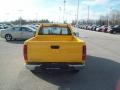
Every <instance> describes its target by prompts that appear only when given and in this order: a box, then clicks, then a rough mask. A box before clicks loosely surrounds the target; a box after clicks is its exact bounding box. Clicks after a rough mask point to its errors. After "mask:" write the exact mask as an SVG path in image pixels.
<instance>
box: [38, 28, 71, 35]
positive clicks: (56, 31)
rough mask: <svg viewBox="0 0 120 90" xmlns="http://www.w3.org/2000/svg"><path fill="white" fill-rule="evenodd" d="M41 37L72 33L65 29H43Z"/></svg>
mask: <svg viewBox="0 0 120 90" xmlns="http://www.w3.org/2000/svg"><path fill="white" fill-rule="evenodd" d="M39 35H71V32H70V30H69V29H68V28H65V27H43V28H42V29H41V30H39Z"/></svg>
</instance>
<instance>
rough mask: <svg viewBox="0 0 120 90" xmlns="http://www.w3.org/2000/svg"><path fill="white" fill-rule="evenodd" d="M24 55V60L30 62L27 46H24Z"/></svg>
mask: <svg viewBox="0 0 120 90" xmlns="http://www.w3.org/2000/svg"><path fill="white" fill-rule="evenodd" d="M23 54H24V59H25V60H28V57H27V45H24V47H23Z"/></svg>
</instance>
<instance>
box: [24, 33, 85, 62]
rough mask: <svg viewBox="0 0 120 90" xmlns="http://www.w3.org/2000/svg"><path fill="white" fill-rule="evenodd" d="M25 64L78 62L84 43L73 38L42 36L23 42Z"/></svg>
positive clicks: (80, 58)
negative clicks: (25, 57) (25, 56)
mask: <svg viewBox="0 0 120 90" xmlns="http://www.w3.org/2000/svg"><path fill="white" fill-rule="evenodd" d="M25 44H26V45H27V52H28V53H27V56H28V61H27V62H69V63H70V62H79V63H84V61H83V60H82V56H83V55H82V54H83V46H84V45H85V42H84V41H82V40H80V39H78V38H76V37H73V36H63V35H62V36H58V35H57V36H56V35H51V36H50V35H49V36H47V35H43V36H37V37H33V38H31V39H29V40H27V41H26V42H25Z"/></svg>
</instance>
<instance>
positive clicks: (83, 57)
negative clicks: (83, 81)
mask: <svg viewBox="0 0 120 90" xmlns="http://www.w3.org/2000/svg"><path fill="white" fill-rule="evenodd" d="M85 59H86V45H84V46H83V55H82V60H85Z"/></svg>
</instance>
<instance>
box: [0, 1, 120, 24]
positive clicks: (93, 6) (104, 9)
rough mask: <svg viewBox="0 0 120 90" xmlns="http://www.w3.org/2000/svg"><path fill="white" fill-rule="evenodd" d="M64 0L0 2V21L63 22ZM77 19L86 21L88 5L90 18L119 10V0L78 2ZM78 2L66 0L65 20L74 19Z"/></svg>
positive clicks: (96, 17)
mask: <svg viewBox="0 0 120 90" xmlns="http://www.w3.org/2000/svg"><path fill="white" fill-rule="evenodd" d="M63 1H64V0H0V21H10V20H16V19H18V18H19V17H20V16H21V17H22V18H23V19H27V20H33V19H49V20H51V21H56V22H57V21H61V22H62V21H63V5H64V4H63ZM79 1H80V5H79V6H80V8H79V19H87V12H88V5H89V6H90V18H91V19H98V18H99V16H100V15H101V14H102V15H105V14H106V13H108V10H109V9H108V8H112V9H118V10H119V9H120V0H79ZM77 2H78V0H66V10H65V11H66V12H65V20H67V21H68V22H70V21H71V20H73V19H75V15H76V11H77Z"/></svg>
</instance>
